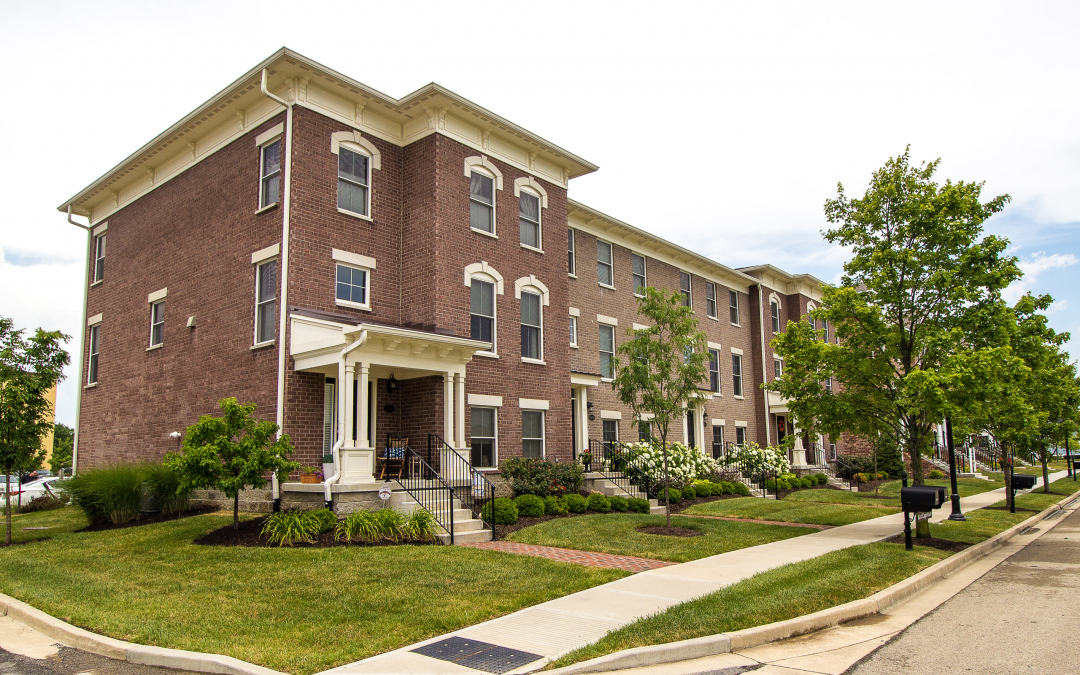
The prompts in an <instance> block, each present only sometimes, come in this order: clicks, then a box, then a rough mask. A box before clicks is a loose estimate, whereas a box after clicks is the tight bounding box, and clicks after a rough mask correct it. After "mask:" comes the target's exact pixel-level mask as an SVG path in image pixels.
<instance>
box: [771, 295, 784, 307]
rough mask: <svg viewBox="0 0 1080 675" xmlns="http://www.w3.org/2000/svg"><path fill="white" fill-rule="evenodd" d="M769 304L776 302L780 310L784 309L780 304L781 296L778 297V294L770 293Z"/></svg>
mask: <svg viewBox="0 0 1080 675" xmlns="http://www.w3.org/2000/svg"><path fill="white" fill-rule="evenodd" d="M769 302H770V303H771V302H775V303H776V306H777V307H779V308H780V309H783V308H784V305H783V303H781V302H780V296H779V295H777V294H776V293H769Z"/></svg>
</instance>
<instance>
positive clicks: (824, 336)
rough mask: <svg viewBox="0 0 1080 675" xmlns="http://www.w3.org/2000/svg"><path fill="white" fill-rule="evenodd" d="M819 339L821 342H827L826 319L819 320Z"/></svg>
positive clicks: (827, 322)
mask: <svg viewBox="0 0 1080 675" xmlns="http://www.w3.org/2000/svg"><path fill="white" fill-rule="evenodd" d="M821 339H822V341H823V342H828V341H829V320H828V319H822V320H821Z"/></svg>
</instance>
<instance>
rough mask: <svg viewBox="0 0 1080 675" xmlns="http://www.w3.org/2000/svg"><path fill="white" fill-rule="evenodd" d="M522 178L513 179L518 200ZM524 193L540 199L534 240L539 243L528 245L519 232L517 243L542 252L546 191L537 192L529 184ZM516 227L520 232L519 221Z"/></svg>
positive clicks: (519, 206) (519, 205) (519, 209)
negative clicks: (537, 244)
mask: <svg viewBox="0 0 1080 675" xmlns="http://www.w3.org/2000/svg"><path fill="white" fill-rule="evenodd" d="M529 178H530V179H532V176H529ZM522 180H523V179H521V178H518V179H517V180H515V181H514V196H515V197H517V198H518V199H519V200H520V199H521V192H522V189H521V187H520V185H519V183H520V182H521V181H522ZM525 194H531V195H532V196H533V197H536V198H537V199H539V200H540V210H539V211H538V212H537V214H536V241H537V243H539V244H540V246H538V247H537V246H529V245H528V244H526V243H524V242H522V241H520V234H519V235H518V236H519V241H518V243H519V244H521V248H524V249H528V250H530V251H536V252H538V253H543V252H544V209H545V208H547V193H546V192H539V191H538V190H536V189H533V186H531V185H530V186H529V187H528V188H525ZM520 218H521V204H520V202H519V204H518V219H519V220H520ZM518 227H519V233H520V223H519V225H518ZM575 264H576V261H575Z"/></svg>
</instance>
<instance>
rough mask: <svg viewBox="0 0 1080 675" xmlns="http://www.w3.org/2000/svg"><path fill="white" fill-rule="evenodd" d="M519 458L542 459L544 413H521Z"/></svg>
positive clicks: (533, 411)
mask: <svg viewBox="0 0 1080 675" xmlns="http://www.w3.org/2000/svg"><path fill="white" fill-rule="evenodd" d="M521 456H522V457H535V458H537V459H543V457H544V411H542V410H522V411H521Z"/></svg>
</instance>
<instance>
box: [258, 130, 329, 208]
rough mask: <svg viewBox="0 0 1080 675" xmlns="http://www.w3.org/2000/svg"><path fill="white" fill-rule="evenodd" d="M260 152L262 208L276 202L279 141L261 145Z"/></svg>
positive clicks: (279, 189)
mask: <svg viewBox="0 0 1080 675" xmlns="http://www.w3.org/2000/svg"><path fill="white" fill-rule="evenodd" d="M260 154H261V157H260V158H259V208H260V209H263V208H266V207H267V206H273V205H274V204H276V203H277V202H278V194H279V193H280V191H281V141H280V140H277V141H274V142H273V143H267V144H266V145H264V146H262V148H261V152H260ZM339 202H340V197H339Z"/></svg>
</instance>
